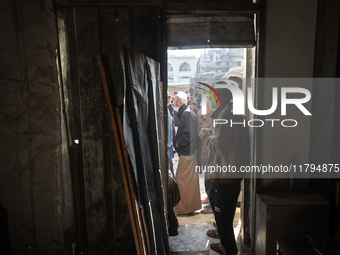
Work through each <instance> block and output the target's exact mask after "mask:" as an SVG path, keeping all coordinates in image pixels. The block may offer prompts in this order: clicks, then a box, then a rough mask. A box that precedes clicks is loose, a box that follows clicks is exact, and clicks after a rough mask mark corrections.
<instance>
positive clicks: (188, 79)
mask: <svg viewBox="0 0 340 255" xmlns="http://www.w3.org/2000/svg"><path fill="white" fill-rule="evenodd" d="M179 83H190V77H180V78H179Z"/></svg>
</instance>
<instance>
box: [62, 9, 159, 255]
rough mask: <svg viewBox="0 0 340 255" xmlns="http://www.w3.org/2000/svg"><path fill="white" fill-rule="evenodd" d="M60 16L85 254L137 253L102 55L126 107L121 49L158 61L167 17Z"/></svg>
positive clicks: (147, 12)
mask: <svg viewBox="0 0 340 255" xmlns="http://www.w3.org/2000/svg"><path fill="white" fill-rule="evenodd" d="M57 10H58V20H59V22H58V24H59V35H60V36H59V38H60V45H61V48H60V53H61V59H62V61H61V62H62V72H63V77H64V79H63V88H64V92H65V97H64V98H65V103H66V113H67V130H68V135H69V144H70V155H69V158H70V168H71V172H72V179H73V182H74V183H73V185H74V202H75V216H76V222H75V223H76V232H77V235H76V236H77V240H78V251H79V252H84V253H85V254H87V253H89V254H121V253H122V252H123V253H126V254H133V253H135V248H134V239H133V235H132V229H131V224H130V218H129V212H128V208H127V204H126V197H125V194H124V188H123V183H122V176H121V173H120V168H119V164H118V158H117V152H116V149H115V147H114V145H115V141H114V139H113V135H112V128H111V123H110V121H109V115H108V110H107V105H106V103H105V98H104V95H103V89H102V83H101V78H100V72H99V68H98V64H97V55H99V54H104V55H107V57H108V60H109V64H110V70H111V73H112V77H113V86H114V90H115V96H116V97H117V99H118V103H119V104H122V103H123V84H124V75H123V68H122V64H121V59H120V57H121V56H120V53H121V50H122V49H123V48H124V47H127V48H131V49H134V50H137V51H139V52H142V53H144V54H145V55H147V56H150V57H152V58H154V59H155V60H158V61H159V60H160V52H161V51H160V46H161V43H160V35H161V33H160V25H161V13H160V10H159V8H157V7H153V6H151V7H141V6H115V5H111V6H101V5H95V6H77V5H74V6H65V5H57ZM76 139H78V140H79V144H77V143H76V142H75V140H76ZM65 206H67V205H66V204H65Z"/></svg>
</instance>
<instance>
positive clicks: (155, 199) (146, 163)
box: [122, 50, 168, 254]
mask: <svg viewBox="0 0 340 255" xmlns="http://www.w3.org/2000/svg"><path fill="white" fill-rule="evenodd" d="M122 60H123V65H124V68H125V82H126V84H125V104H124V118H123V119H124V120H123V127H124V136H125V140H126V143H127V149H128V153H129V156H130V159H131V164H132V168H133V171H134V174H135V179H136V182H137V190H138V199H139V205H140V207H141V209H142V210H144V212H145V214H146V223H147V231H148V235H149V238H150V244H151V253H152V254H166V253H167V250H168V249H167V246H168V240H167V229H166V220H165V219H166V217H165V216H166V215H165V206H164V205H165V203H164V192H163V187H164V186H163V183H162V180H163V174H162V173H164V171H162V170H161V165H162V164H161V163H160V157H159V155H160V154H161V155H164V153H163V150H162V146H161V143H159V142H158V141H159V137H160V131H161V130H159V127H161V125H159V123H160V122H161V121H162V111H161V104H160V100H159V99H160V96H159V95H160V92H159V88H160V82H159V76H160V74H159V69H160V68H159V63H157V62H155V61H153V60H152V59H150V58H148V57H145V56H144V55H143V54H139V53H136V52H132V51H128V50H126V51H125V52H124V57H123V59H122Z"/></svg>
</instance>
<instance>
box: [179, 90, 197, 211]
mask: <svg viewBox="0 0 340 255" xmlns="http://www.w3.org/2000/svg"><path fill="white" fill-rule="evenodd" d="M174 106H175V109H176V108H177V109H178V112H177V119H178V121H177V123H176V124H177V127H178V129H177V134H176V137H175V144H174V147H175V150H176V152H177V153H178V156H179V160H178V166H177V171H176V175H175V176H176V182H177V183H178V187H179V190H180V193H181V200H180V201H179V203H178V205H177V206H176V207H174V211H175V213H176V214H177V215H180V214H192V213H194V212H195V211H196V210H199V209H201V195H200V188H199V179H198V173H197V172H195V166H196V164H197V158H196V150H197V141H198V132H197V125H198V124H197V116H196V114H195V113H194V112H193V111H192V110H191V109H190V107H189V106H188V105H187V95H186V93H184V92H182V91H179V92H178V93H177V95H176V96H175V99H174Z"/></svg>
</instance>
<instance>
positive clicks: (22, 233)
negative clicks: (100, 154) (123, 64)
mask: <svg viewBox="0 0 340 255" xmlns="http://www.w3.org/2000/svg"><path fill="white" fill-rule="evenodd" d="M0 16H1V22H0V31H1V33H2V39H1V41H0V54H1V58H0V67H1V68H0V97H1V100H0V104H1V109H0V113H1V114H0V128H1V132H0V134H1V138H0V141H1V146H0V151H1V152H0V162H1V169H0V203H1V204H2V205H3V206H4V207H5V208H6V209H7V214H8V225H9V237H10V242H11V252H12V254H30V253H31V254H48V253H52V254H58V253H60V252H61V246H60V244H61V243H62V240H61V236H60V218H59V216H60V214H59V209H60V207H59V203H60V197H59V196H58V194H59V191H58V186H57V184H58V181H59V179H58V168H57V165H58V163H57V160H58V155H59V152H60V148H61V147H60V141H61V140H60V111H58V109H59V110H60V103H59V91H58V80H57V68H56V54H55V49H56V24H55V16H54V12H53V6H52V4H51V1H38V0H31V1H21V0H4V1H1V3H0ZM0 253H2V254H5V253H4V252H3V251H1V252H0Z"/></svg>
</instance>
